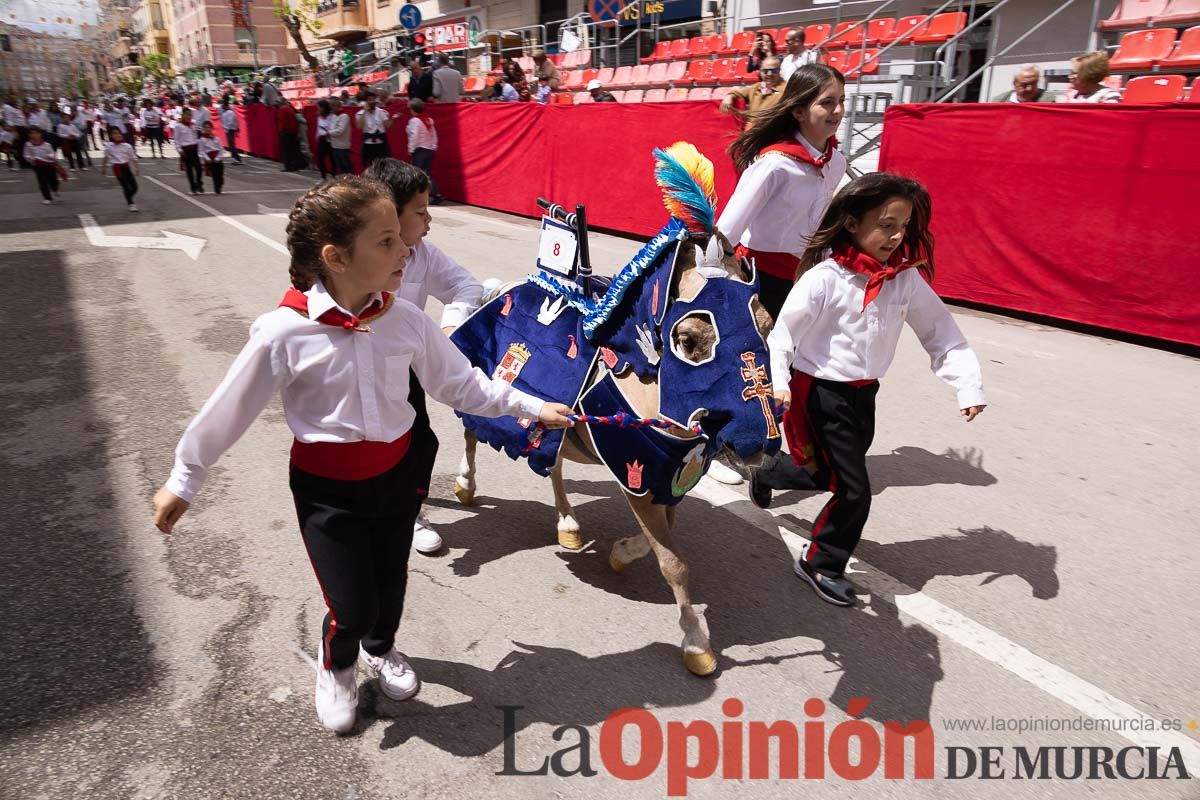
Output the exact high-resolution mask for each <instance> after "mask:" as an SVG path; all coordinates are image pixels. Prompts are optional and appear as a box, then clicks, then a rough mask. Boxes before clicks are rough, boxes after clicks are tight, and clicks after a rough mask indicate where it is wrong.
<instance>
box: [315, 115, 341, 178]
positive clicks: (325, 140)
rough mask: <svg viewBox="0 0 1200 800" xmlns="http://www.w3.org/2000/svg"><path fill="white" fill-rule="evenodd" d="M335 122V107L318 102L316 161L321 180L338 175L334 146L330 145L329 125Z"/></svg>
mask: <svg viewBox="0 0 1200 800" xmlns="http://www.w3.org/2000/svg"><path fill="white" fill-rule="evenodd" d="M333 120H334V115H333V106H331V105H330V103H329V101H328V100H326V99H324V98H322V99H321V100H318V101H317V153H316V158H315V159H314V160H315V161H316V162H317V169H318V170H320V172H321V179H322V180H324V179H325V177H326V176H328V175H336V174H337V172H336V171H335V169H334V164H333V145H331V144H330V143H329V125H330V123H331V122H333Z"/></svg>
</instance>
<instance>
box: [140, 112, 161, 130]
mask: <svg viewBox="0 0 1200 800" xmlns="http://www.w3.org/2000/svg"><path fill="white" fill-rule="evenodd" d="M139 113H140V114H141V117H142V127H144V128H161V127H162V119H163V115H162V112H161V111H159V110H158V109H157V108H143V109H142V110H141V112H139Z"/></svg>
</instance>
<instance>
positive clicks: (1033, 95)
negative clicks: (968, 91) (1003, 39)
mask: <svg viewBox="0 0 1200 800" xmlns="http://www.w3.org/2000/svg"><path fill="white" fill-rule="evenodd" d="M1041 81H1042V71H1041V70H1039V69H1038V68H1037V67H1035V66H1033V65H1032V64H1030V65H1027V66H1024V67H1021V70H1020V71H1019V72H1018V73H1017V74H1016V75H1014V76H1013V88H1012V89H1010V90H1008V91H1007V92H1001V93H1000V94H998V95H996V96H995V97H993V98H992V102H993V103H1053V102H1054V95H1053V93H1051V92H1049V91H1047V90H1046V89H1043V88H1042V87H1041Z"/></svg>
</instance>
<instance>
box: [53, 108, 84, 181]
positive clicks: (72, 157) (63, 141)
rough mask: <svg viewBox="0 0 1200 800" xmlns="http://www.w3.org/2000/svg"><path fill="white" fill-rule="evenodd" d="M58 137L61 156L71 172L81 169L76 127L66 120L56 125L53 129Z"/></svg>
mask: <svg viewBox="0 0 1200 800" xmlns="http://www.w3.org/2000/svg"><path fill="white" fill-rule="evenodd" d="M54 132H55V133H56V134H57V135H58V146H59V147H60V148H61V149H62V152H63V155H64V156H66V157H67V165H68V166H69V167H70V168H71V169H73V170H80V169H83V155H82V154H81V153H80V151H79V131H78V129H76V127H75V126H74V125H73V124H72V123H71V122H69V121H68V120H67V118H66V117H64V118H63V121H62V122H60V123H58V126H57V127H56V128H55V129H54Z"/></svg>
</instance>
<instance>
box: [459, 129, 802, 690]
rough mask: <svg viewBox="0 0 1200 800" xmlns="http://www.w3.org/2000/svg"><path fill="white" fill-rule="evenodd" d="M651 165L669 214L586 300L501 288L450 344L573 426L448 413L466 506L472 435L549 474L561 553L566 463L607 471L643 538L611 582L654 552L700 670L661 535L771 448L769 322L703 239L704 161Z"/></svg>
mask: <svg viewBox="0 0 1200 800" xmlns="http://www.w3.org/2000/svg"><path fill="white" fill-rule="evenodd" d="M654 155H655V158H656V160H657V165H656V178H657V180H658V183H659V185H660V186H661V187H662V189H663V193H664V198H663V199H664V204H665V205H666V206H667V208H668V210H669V211H670V212H671V218H670V220H669V222H668V223H667V225H666V226H665V227H664V228H663V229H662V230H661V231H660V232H659V233H658V234H657V235H656V236H655V237H654V238H653V239H651V240H650V241H649V242H648V243H647V244H646V246H644V247H643V248H642V249H641V251H639V253H638V254H637V255H635V256H634V258H633V259H632V260H631V261H630V262H629V264H627V265H626V266H625V267H624V268H622V269H621V270H620V271H619V272H618V273H617V275H616V276H614V277H613V278H612V280H611V283H610V282H608V281H605V280H603V279H602V278H599V276H597V277H596V278H593V279H592V280H593V281H595V282H598V284H599V286H598V288H597V290H596V291H594V292H592V293H590V294H589V293H588V292H587V291H585V290H583V289H581V288H580V286H579V285H578V283H577V282H572V281H569V280H563V279H562V277H561V276H556V275H553V274H551V273H550V272H547V271H542V272H541V273H538V274H534V275H531V276H529V278H527V279H526V280H525V281H524V282H520V281H518V282H515V283H512V284H509V285H507V286H504V287H502V288H500V289H499V290H498V291H496V292H495V296H494V297H493V298H492V299H491V300H490V301H488V302H486V303H485V304H484V305H483V306H482V307H481V308H480V309H479V310H478V311H477V312H475V314H474V315H473V316H472V317H471V318H470V319H468V320H467V322H465V323H464V324H463V326H462V327H460V328H459V329H458V330H457V331H456V332H455V333H454V335H453V336H452V337H451V339H452V341H454V342H455V343H456V344H457V345H458V346H459V347H460V349H461V350H462V351H463V352H464V353H465V354H466V355H467V356H468V358H470V359H471V360H472V361H473V362H474V363H475V365H476V366H478V367H480V368H481V369H483V370H484V371H485V372H486V373H489V374H492V375H493V376H495V377H500V378H503V379H504V380H507V381H509V382H510V383H514V384H515V385H518V386H520V387H521V388H524V389H526V390H527V391H532V392H533V393H535V394H538V395H539V396H542V397H554V398H556V399H561V400H563V401H564V402H566V401H567V400H568V397H574V404H573V409H574V410H576V411H577V412H578V413H579V414H580V415H581V420H582V421H580V422H577V423H576V424H575V425H574V426H573V427H572V428H569V429H567V430H565V431H544V430H541V429H539V428H538V427H537V426H536V424H535V423H533V422H532V421H530V420H516V421H515V422H514V421H512V420H511V418H505V419H503V420H493V419H485V418H481V417H472V416H470V415H464V414H460V415H459V416H460V417H462V418H463V421H464V454H463V458H462V462H461V464H460V467H459V474H458V475H457V476H456V478H455V482H454V493H455V495H456V497H457V498H458V500H459V502H461V503H462V504H464V505H468V506H469V505H472V504H473V503H474V500H475V492H476V488H477V487H476V481H475V454H476V446H477V443H478V442H479V441H480V440H481V439H482V440H483V441H485V442H487V443H489V444H491V445H492V446H493V447H495V448H497V449H501V448H502V449H504V451H505V452H507V454H508V455H509V456H510V457H512V458H524V459H526V460H527V461H528V464H529V466H530V467H531V469H533V470H534V471H535V472H537V473H538V474H541V475H543V476H545V475H549V477H550V479H551V484H552V486H553V490H554V506H555V510H556V512H557V516H558V526H557V527H558V543H559V545H560V546H562V547H564V548H566V549H569V550H579V549H581V548H582V547H583V546H584V544H585V540H584V537H583V533H582V531H581V530H580V526H579V523H578V521H577V520H576V518H575V513H574V511H573V509H572V508H571V504H570V502H569V500H568V498H567V492H566V490H565V488H564V486H563V462H564V461H576V462H581V463H588V464H601V463H602V464H605V465H606V466H607V467H608V468H609V470H610V472H612V474H613V476H614V477H615V478H616V479H617V480H618V482H619V483H620V484H621V488H622V489H623V493H624V496H625V499H626V500H627V502H628V505H629V507H630V509H631V510H632V511H633V514H634V517H635V518H636V519H637V522H638V525H639V527H640V528H641V535H640V536H632V537H628V538H625V539H621V540H619V541H617V542H616V543H615V544H613V546H612V549H611V551H610V553H609V557H608V563H609V565H610V567H611V568H612V569H613V570H615V571H616V572H622V571H623V570H624V569H625V568H626V567H628V566H629V564H631V563H632V562H633V561H635V560H636V559H638V558H641V557H643V556H645V555H646V554H648V553H649V552H651V551H653V552H654V554H655V556H656V557H657V559H658V565H659V569H660V570H661V572H662V575H663V577H664V578H665V579H666V582H667V584H668V585H669V586H670V588H671V591H672V592H673V593H674V596H675V601H676V604H677V606H678V610H679V626H680V628H681V629H682V631H683V639H682V643H681V653H682V658H683V663H684V665H685V667H686V668H687V669H688V670H689V671H690V672H692V673H693V674H696V675H701V676H705V675H711V674H712V673H713V672H715V670H716V668H717V661H716V657H715V655H714V654H713V649H712V643H711V640H710V638H709V632H708V625H707V623H706V621H705V619H704V613H703V610H701V609H697V608H696V607H695V606H693V604H692V600H691V596H690V594H689V592H688V570H689V567H688V563H687V561H686V560H685V558H684V556H683V554H682V552H681V549H680V547H679V544H678V543H677V542H676V541H675V539H674V537H673V536H672V529H673V527H674V523H675V511H676V504H677V503H678V502H679V501H680V500H682V498H683V497H684V496H685V495H686V494H687V493H688V491H690V490H691V489H692V488H693V487H694V486H695V485H696V484H697V483H698V482H699V480H700V478H701V477H702V476H703V475H704V473H705V472H706V471H707V469H708V466H709V464H710V463H711V462H712V459H713V458H714V457H716V456H717V455H718V454H722V455H723V457H724V459H725V461H726V463H729V464H730V465H731V466H733V467H734V468H735V469H739V470H740V471H742V472H744V473H745V472H748V470H749V469H750V468H753V467H756V466H757V465H758V464H759V463H760V462H761V460H762V458H763V456H764V455H770V454H773V453H775V452H778V450H779V446H780V441H781V434H780V428H779V425H778V422H777V419H776V416H775V411H774V405H773V402H772V396H771V386H770V380H769V372H768V369H769V367H768V365H769V360H768V354H767V347H766V336H767V333H768V332H769V331H770V327H771V317H770V315H769V314H768V313H767V311H766V310H765V309H764V308H763V306H762V304H761V303H760V302H759V300H758V280H757V275H756V273H755V271H754V267H753V266H752V265H751V264H750V263H749V262H748V261H746V260H745V259H739V258H736V257H735V255H734V251H733V247H732V246H731V244H730V243H729V241H728V240H727V239H726V238H725V237H724V236H722V235H721V234H720V232H719V231H717V230H716V229H715V226H714V219H715V211H716V202H717V201H716V193H715V191H714V190H713V187H712V164H711V162H709V161H708V159H706V158H704V157H703V156H702V155H700V154H699V153H698V152H697V151H696V149H695V148H694V147H693V146H691V145H689V144H687V143H683V142H680V143H676V144H675V145H672V146H671V147H670V148H667V149H666V150H656V151H655V154H654ZM601 291H602V292H603V293H602V294H601ZM535 364H536V365H540V366H537V367H535V366H534V365H535ZM576 384H578V385H576ZM563 392H566V393H565V394H564V393H563Z"/></svg>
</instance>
